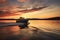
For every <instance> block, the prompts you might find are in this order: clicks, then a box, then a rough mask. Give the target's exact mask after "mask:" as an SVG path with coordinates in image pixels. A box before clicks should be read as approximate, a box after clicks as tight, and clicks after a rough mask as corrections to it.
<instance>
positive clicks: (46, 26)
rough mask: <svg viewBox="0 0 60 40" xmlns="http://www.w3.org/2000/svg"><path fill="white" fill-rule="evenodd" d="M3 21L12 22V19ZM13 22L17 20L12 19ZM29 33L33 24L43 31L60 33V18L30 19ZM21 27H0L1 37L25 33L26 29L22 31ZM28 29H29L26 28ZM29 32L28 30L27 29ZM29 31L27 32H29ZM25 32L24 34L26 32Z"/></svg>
mask: <svg viewBox="0 0 60 40" xmlns="http://www.w3.org/2000/svg"><path fill="white" fill-rule="evenodd" d="M1 22H11V20H9V21H8V20H6V21H1ZM12 22H15V20H14V21H12ZM29 22H30V24H29V29H28V30H29V33H31V29H32V28H33V27H32V26H34V27H36V28H38V29H39V30H42V31H43V32H50V33H54V34H58V35H60V20H39V21H37V20H33V21H29ZM20 30H21V29H20V28H19V27H18V26H9V27H2V28H0V38H4V39H5V38H7V37H9V36H14V35H20V34H21V33H24V31H25V30H24V31H20ZM26 30H27V29H26ZM27 32H28V31H27ZM27 32H25V33H26V34H27ZM25 33H24V34H25Z"/></svg>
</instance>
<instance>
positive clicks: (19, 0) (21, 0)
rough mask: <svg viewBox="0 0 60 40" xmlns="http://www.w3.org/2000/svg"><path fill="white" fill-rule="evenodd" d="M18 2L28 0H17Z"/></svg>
mask: <svg viewBox="0 0 60 40" xmlns="http://www.w3.org/2000/svg"><path fill="white" fill-rule="evenodd" d="M17 1H18V2H26V1H28V0H17Z"/></svg>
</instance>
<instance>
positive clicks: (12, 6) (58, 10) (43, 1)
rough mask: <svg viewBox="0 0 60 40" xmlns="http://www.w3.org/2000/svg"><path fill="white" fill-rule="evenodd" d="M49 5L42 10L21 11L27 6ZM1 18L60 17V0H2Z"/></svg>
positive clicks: (0, 1)
mask: <svg viewBox="0 0 60 40" xmlns="http://www.w3.org/2000/svg"><path fill="white" fill-rule="evenodd" d="M43 6H48V7H46V8H44V9H42V10H38V11H32V12H26V13H24V12H19V10H25V9H26V8H32V9H33V8H34V7H35V8H37V7H43ZM0 11H3V12H0V18H19V17H20V16H22V17H26V18H27V17H34V18H38V17H39V18H49V17H56V16H57V17H60V0H0Z"/></svg>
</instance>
